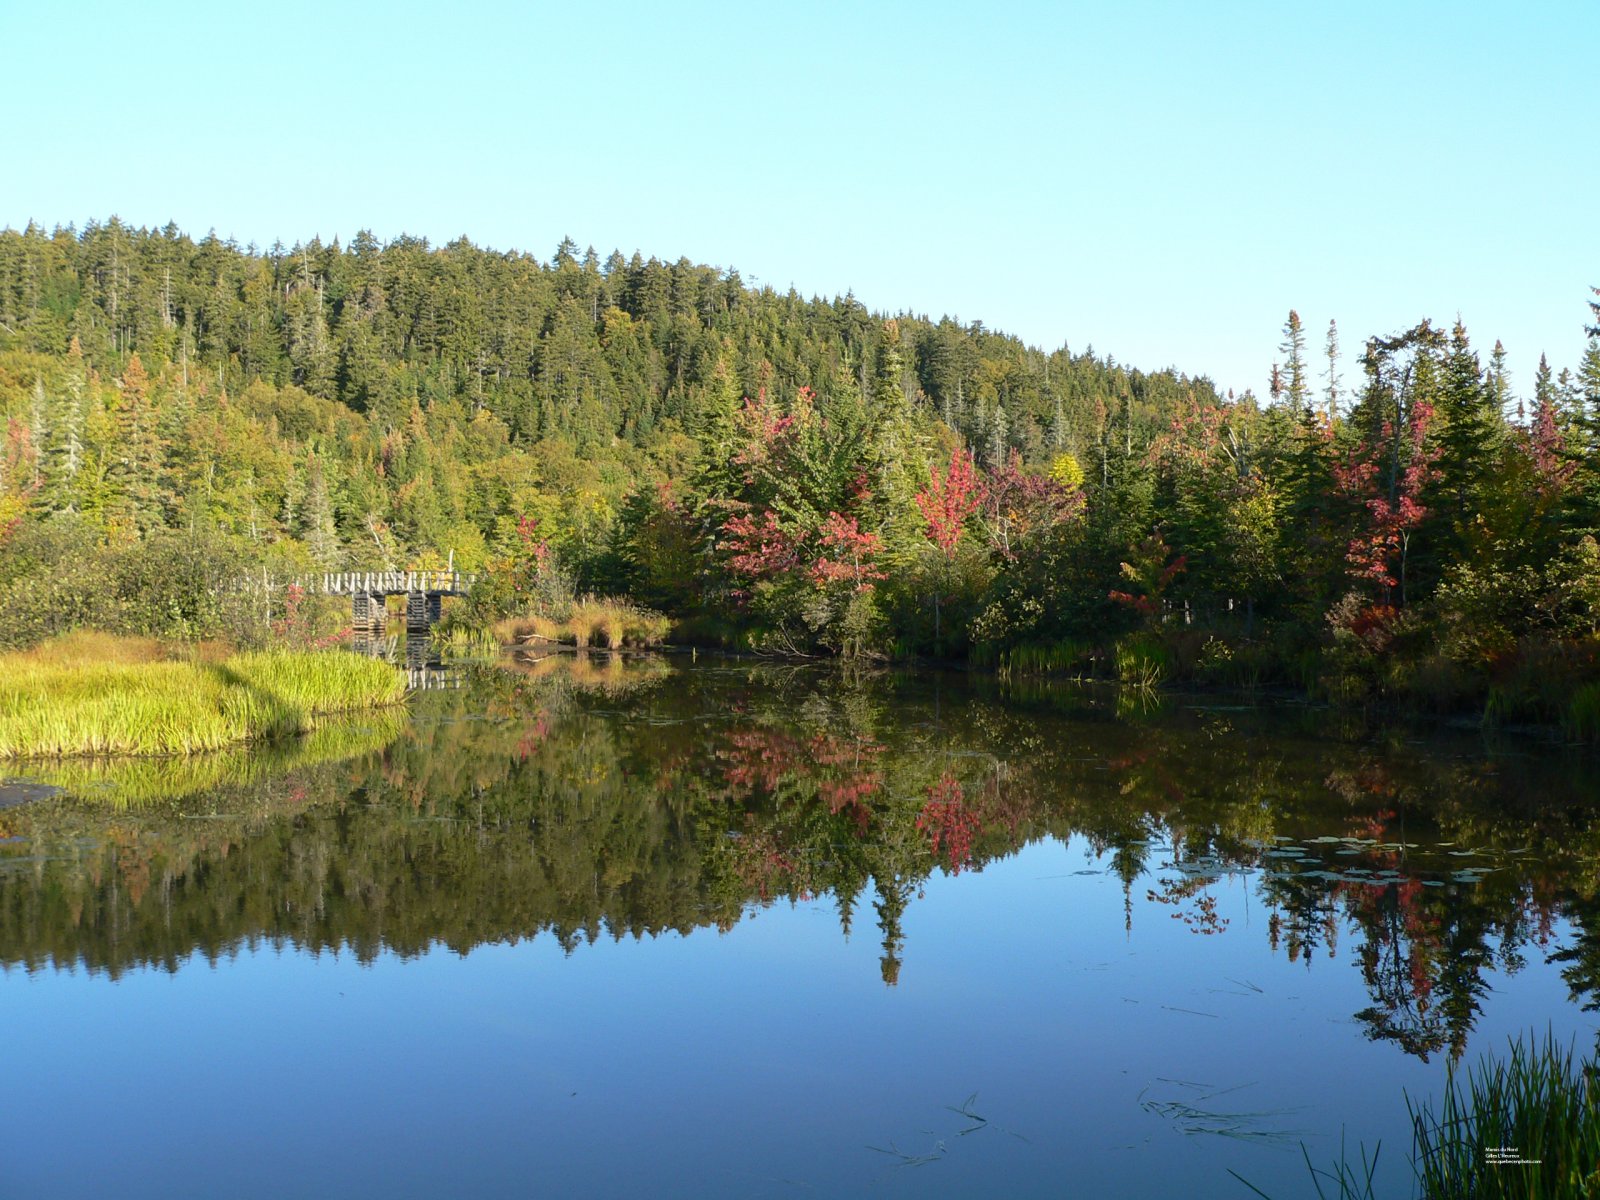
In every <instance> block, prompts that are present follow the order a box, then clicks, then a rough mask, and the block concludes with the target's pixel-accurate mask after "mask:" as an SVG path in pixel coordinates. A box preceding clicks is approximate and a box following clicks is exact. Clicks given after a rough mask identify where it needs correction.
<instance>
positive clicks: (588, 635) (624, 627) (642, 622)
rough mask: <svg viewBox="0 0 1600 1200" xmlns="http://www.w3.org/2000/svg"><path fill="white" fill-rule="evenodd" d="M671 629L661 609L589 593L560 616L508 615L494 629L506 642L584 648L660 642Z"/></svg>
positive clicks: (615, 648) (656, 644) (503, 641)
mask: <svg viewBox="0 0 1600 1200" xmlns="http://www.w3.org/2000/svg"><path fill="white" fill-rule="evenodd" d="M671 629H672V622H671V621H670V620H669V619H668V618H666V617H664V616H662V615H661V614H660V613H658V612H652V611H651V610H650V609H647V608H640V607H639V606H638V605H635V604H629V603H628V602H627V601H624V600H607V599H596V598H595V597H593V596H585V597H583V598H582V599H580V600H574V601H573V602H572V604H571V605H569V606H568V608H567V610H566V613H565V615H563V616H561V617H559V618H557V617H546V616H529V617H508V618H506V619H505V620H503V621H500V622H498V623H496V624H495V626H494V628H493V631H492V632H493V634H494V636H495V637H496V639H497V640H499V641H500V642H502V643H505V644H512V643H530V642H559V643H562V644H565V645H568V646H576V647H577V648H578V649H580V650H583V649H587V648H589V647H595V648H597V649H605V650H621V649H622V648H623V647H624V646H659V645H661V644H662V643H663V642H664V641H666V639H667V635H668V633H670V632H671Z"/></svg>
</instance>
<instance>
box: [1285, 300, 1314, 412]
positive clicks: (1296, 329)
mask: <svg viewBox="0 0 1600 1200" xmlns="http://www.w3.org/2000/svg"><path fill="white" fill-rule="evenodd" d="M1278 350H1279V351H1280V352H1281V353H1282V354H1283V356H1284V369H1285V371H1286V372H1287V375H1288V378H1287V381H1286V383H1285V394H1286V395H1287V396H1288V399H1289V411H1290V412H1291V413H1293V414H1294V416H1295V417H1297V418H1298V417H1299V415H1300V413H1301V412H1302V411H1303V410H1304V409H1305V408H1306V407H1307V406H1308V405H1309V404H1310V402H1311V386H1310V383H1309V382H1308V381H1307V371H1306V335H1305V329H1304V328H1303V327H1302V326H1301V324H1300V314H1299V313H1297V312H1296V311H1295V310H1294V309H1292V308H1291V309H1290V310H1289V318H1288V320H1286V321H1285V322H1284V325H1283V343H1282V345H1280V346H1279V347H1278Z"/></svg>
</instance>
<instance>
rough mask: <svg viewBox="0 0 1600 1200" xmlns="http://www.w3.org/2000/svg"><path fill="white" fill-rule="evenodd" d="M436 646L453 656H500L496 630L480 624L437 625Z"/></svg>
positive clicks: (434, 634) (481, 657)
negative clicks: (443, 626) (445, 626)
mask: <svg viewBox="0 0 1600 1200" xmlns="http://www.w3.org/2000/svg"><path fill="white" fill-rule="evenodd" d="M432 641H433V645H434V648H435V649H436V650H438V651H440V652H441V653H443V654H448V655H449V656H450V657H451V658H477V659H491V658H499V657H500V650H501V646H500V639H499V638H498V637H496V636H495V635H494V631H493V630H490V629H485V628H483V627H482V626H479V625H451V626H449V627H448V628H442V627H435V629H434V630H433V634H432Z"/></svg>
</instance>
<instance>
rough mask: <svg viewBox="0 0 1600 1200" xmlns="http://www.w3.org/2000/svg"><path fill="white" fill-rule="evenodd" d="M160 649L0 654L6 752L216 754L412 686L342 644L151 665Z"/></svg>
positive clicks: (381, 701)
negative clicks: (92, 655) (101, 654)
mask: <svg viewBox="0 0 1600 1200" xmlns="http://www.w3.org/2000/svg"><path fill="white" fill-rule="evenodd" d="M159 652H160V650H159V648H156V647H151V646H140V647H137V648H130V647H121V652H119V653H113V654H109V655H108V659H109V661H105V660H101V661H94V660H87V659H86V658H85V656H84V655H83V654H81V653H78V652H77V648H74V647H70V646H69V647H67V648H65V649H63V648H61V647H57V648H50V647H45V648H41V651H34V652H31V653H28V654H18V655H7V656H5V657H4V658H0V758H24V757H51V756H62V755H75V754H189V753H195V752H199V751H205V750H217V749H221V748H222V747H224V746H230V745H235V744H237V743H240V742H248V741H257V740H261V739H264V738H273V737H282V736H287V735H291V734H297V733H303V732H306V731H308V730H310V729H311V728H312V726H313V725H314V724H315V722H316V720H317V718H319V717H322V716H325V715H328V714H332V713H339V712H351V711H355V710H359V709H369V708H378V707H381V706H383V705H387V704H394V703H397V702H399V701H400V700H402V699H404V698H405V694H406V684H405V676H404V675H403V674H402V673H401V672H400V671H398V670H397V669H395V668H394V667H392V666H390V665H389V664H388V663H384V662H379V661H377V660H375V659H369V658H363V657H361V656H358V655H354V654H349V653H344V652H340V651H327V652H306V651H291V650H262V651H256V652H253V653H248V654H236V655H233V656H231V657H229V658H225V659H223V660H221V661H219V662H206V661H204V660H203V658H202V657H200V656H195V657H191V658H187V659H168V660H165V661H162V660H156V661H150V656H152V655H154V654H156V653H159Z"/></svg>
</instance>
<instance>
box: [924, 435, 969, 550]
mask: <svg viewBox="0 0 1600 1200" xmlns="http://www.w3.org/2000/svg"><path fill="white" fill-rule="evenodd" d="M983 495H984V487H983V482H982V480H980V479H979V478H978V472H977V468H976V466H975V465H974V464H973V461H972V455H970V454H968V453H967V452H966V451H965V450H957V451H956V452H955V453H954V454H952V455H951V456H950V464H949V466H947V467H946V468H945V471H944V474H943V475H942V476H941V475H940V474H939V472H937V471H936V470H934V469H933V468H932V467H929V468H928V486H927V487H925V488H924V489H923V490H922V491H920V492H918V493H917V496H916V501H917V508H918V510H919V511H921V513H922V517H923V519H924V520H925V521H927V523H928V540H929V541H931V542H932V543H933V544H934V545H935V546H937V547H939V549H940V550H941V551H942V552H943V554H944V556H945V557H946V558H949V559H953V558H954V557H955V553H956V546H957V544H958V543H959V542H960V541H961V530H962V528H963V527H964V526H965V525H966V522H967V518H969V517H971V516H972V514H973V513H975V512H977V511H978V506H979V505H980V504H982V503H983Z"/></svg>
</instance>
